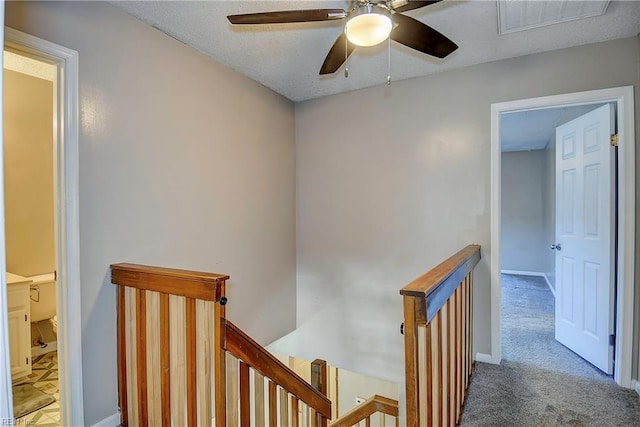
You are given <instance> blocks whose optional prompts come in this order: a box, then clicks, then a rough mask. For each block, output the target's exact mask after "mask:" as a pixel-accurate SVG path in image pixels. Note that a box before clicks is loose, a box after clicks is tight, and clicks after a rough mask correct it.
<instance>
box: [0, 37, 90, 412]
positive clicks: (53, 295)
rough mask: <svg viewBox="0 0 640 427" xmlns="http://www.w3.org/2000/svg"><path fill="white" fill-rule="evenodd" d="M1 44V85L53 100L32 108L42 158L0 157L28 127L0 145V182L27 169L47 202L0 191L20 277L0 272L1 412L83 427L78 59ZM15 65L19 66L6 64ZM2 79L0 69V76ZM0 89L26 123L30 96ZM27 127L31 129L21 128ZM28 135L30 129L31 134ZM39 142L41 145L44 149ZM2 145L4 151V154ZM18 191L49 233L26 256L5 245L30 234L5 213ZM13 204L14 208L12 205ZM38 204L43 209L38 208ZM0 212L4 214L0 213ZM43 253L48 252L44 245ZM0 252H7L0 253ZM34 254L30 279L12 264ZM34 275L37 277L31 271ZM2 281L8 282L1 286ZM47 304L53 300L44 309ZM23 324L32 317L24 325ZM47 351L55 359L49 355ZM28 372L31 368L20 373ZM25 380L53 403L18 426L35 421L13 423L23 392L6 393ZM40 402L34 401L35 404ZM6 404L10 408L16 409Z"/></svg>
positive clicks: (0, 240)
mask: <svg viewBox="0 0 640 427" xmlns="http://www.w3.org/2000/svg"><path fill="white" fill-rule="evenodd" d="M4 40H5V42H4V51H5V52H7V54H6V55H5V58H6V56H7V55H8V56H10V57H11V59H10V60H9V61H7V64H9V63H10V62H11V61H14V60H15V61H14V63H13V69H10V70H9V71H11V72H12V73H14V75H13V76H12V78H10V79H8V80H5V83H6V84H14V83H15V81H13V83H12V82H11V80H15V79H13V77H17V78H18V79H20V80H22V81H23V82H24V81H25V80H29V79H31V80H32V83H34V82H35V83H36V86H39V87H40V89H41V90H40V92H42V93H44V92H53V93H50V98H49V99H50V101H43V102H42V103H41V105H42V108H43V109H45V110H47V112H46V116H47V117H48V126H47V125H46V124H43V125H42V131H41V132H40V133H41V134H42V135H45V136H44V138H43V139H40V138H42V135H40V136H39V137H38V138H36V139H37V140H38V141H39V142H42V144H41V147H40V148H42V147H45V149H43V150H40V151H42V153H40V155H43V157H42V158H40V159H39V160H37V161H36V160H35V154H33V153H31V154H29V153H19V154H15V153H13V152H12V153H11V154H7V152H6V150H5V149H4V148H7V150H13V149H15V148H16V147H12V146H13V145H15V146H18V147H19V148H24V147H23V145H25V144H24V142H25V135H26V134H27V133H29V132H31V131H33V130H34V129H28V130H29V132H26V131H24V129H23V130H18V131H17V138H13V137H11V138H9V139H12V142H11V141H10V142H9V143H7V144H5V142H6V141H3V150H2V152H3V154H5V155H6V156H7V157H6V159H7V161H14V160H16V157H15V156H17V157H19V158H20V159H21V160H20V161H19V162H16V164H12V165H10V167H8V168H7V167H6V166H7V162H0V176H2V177H3V180H4V179H5V178H6V179H7V181H9V180H10V179H11V178H9V177H7V176H6V175H5V169H6V170H8V171H9V173H11V170H12V169H13V170H14V172H15V170H17V171H18V172H19V173H20V172H21V173H26V172H27V170H29V171H30V173H33V172H34V171H35V172H36V174H38V173H39V174H40V175H41V178H43V177H45V176H48V178H50V180H51V181H50V184H51V185H50V184H47V183H45V184H42V185H41V186H40V188H45V187H47V186H49V187H50V188H49V189H48V190H46V191H45V193H47V194H40V195H37V193H38V191H35V190H34V189H33V188H34V187H32V186H26V187H24V188H22V189H19V188H18V189H16V188H11V189H10V190H9V191H7V198H6V199H5V197H4V193H5V191H4V190H5V186H4V185H3V186H2V190H3V191H2V192H1V193H2V197H0V212H1V215H2V216H3V217H4V216H5V215H6V216H7V219H8V221H7V228H8V226H10V225H11V224H10V222H11V218H10V217H11V216H12V215H13V216H14V217H15V218H14V219H16V221H17V222H18V227H15V228H14V229H13V230H12V231H11V230H7V234H8V238H7V239H6V244H5V235H4V233H1V235H0V258H2V259H3V260H4V259H5V258H6V259H7V260H9V259H11V258H13V259H12V261H11V263H10V266H9V269H14V270H16V271H18V270H20V272H22V273H23V274H15V273H14V274H12V275H9V274H8V273H13V272H12V271H7V270H9V269H5V271H6V272H7V274H2V275H0V292H1V293H3V294H5V295H7V297H8V298H7V299H8V300H9V304H8V305H7V308H6V309H4V307H3V310H7V311H8V313H3V315H7V318H8V319H9V320H10V321H9V328H7V329H4V328H0V342H6V343H7V344H10V345H7V346H3V348H2V349H1V350H0V351H2V353H3V354H2V355H0V356H2V357H0V360H1V361H2V362H3V366H2V367H0V369H1V370H2V371H3V372H2V375H0V388H1V389H2V390H7V391H8V392H7V393H3V397H7V399H6V400H5V399H3V402H2V403H3V405H2V411H3V414H6V419H7V420H10V421H11V422H12V424H17V423H22V422H24V423H27V424H33V425H36V424H37V423H38V422H39V421H43V422H45V423H46V422H49V423H50V424H54V425H55V424H58V425H84V414H83V412H84V408H83V396H82V356H81V353H82V351H81V329H80V325H81V317H80V307H81V304H80V263H79V261H80V250H79V219H78V53H77V52H75V51H72V50H69V49H66V48H64V47H62V46H59V45H56V44H54V43H50V42H47V41H45V40H42V39H39V38H36V37H33V36H31V35H28V34H25V33H22V32H20V31H16V30H13V29H11V28H5V31H4ZM5 60H6V59H5ZM16 61H17V62H18V63H19V64H17V65H16ZM10 67H11V65H10ZM6 73H7V71H5V74H6ZM12 89H15V88H12ZM3 90H5V97H4V98H6V96H14V97H16V96H17V97H19V98H20V99H19V100H18V101H20V102H18V107H19V108H18V110H22V111H21V115H18V116H19V117H22V118H24V117H30V116H33V113H34V112H35V110H36V109H37V108H40V107H35V106H34V105H32V104H31V103H30V101H33V98H36V95H35V94H34V93H31V92H28V94H27V95H25V94H24V93H23V94H22V95H20V94H19V93H18V92H15V91H13V90H9V91H8V92H6V90H7V88H6V87H5V86H4V85H3ZM29 90H33V87H32V86H30V89H29ZM25 93H26V92H25ZM12 94H13V95H12ZM3 101H4V100H3ZM49 102H50V103H49ZM48 103H49V104H48ZM3 104H4V102H3ZM46 104H48V105H46ZM5 112H7V113H8V111H5V108H4V105H3V113H5ZM43 114H45V113H43ZM43 117H44V115H43ZM3 118H4V119H5V123H6V120H7V119H8V117H7V116H6V114H3ZM44 120H46V119H43V123H44ZM27 126H31V125H29V124H27ZM34 126H35V125H34ZM3 127H4V126H3ZM38 128H39V129H40V127H38ZM36 133H37V132H36ZM3 134H4V135H3V139H5V140H6V139H7V138H6V137H7V136H8V135H7V134H6V133H5V132H3ZM47 134H48V137H47V136H46V135H47ZM47 138H48V141H46V139H47ZM47 144H50V145H49V147H48V149H46V148H47V147H46V146H47ZM5 145H6V147H4V146H5ZM45 151H46V153H45ZM31 160H33V162H31ZM36 164H37V167H36ZM14 166H16V167H14ZM22 178H24V176H23V177H22ZM11 185H13V184H11V183H10V182H7V187H8V186H11ZM51 187H53V188H51ZM20 193H26V197H27V198H28V197H29V196H31V197H32V198H34V199H36V201H38V200H42V203H41V204H37V203H36V205H37V206H38V207H37V208H35V210H37V212H39V214H41V215H42V216H47V215H48V219H46V220H45V221H43V222H45V223H47V224H49V225H50V226H51V227H50V228H52V230H49V231H43V230H42V229H41V230H40V231H39V232H36V233H34V234H36V235H37V237H41V238H42V239H41V242H42V241H44V242H45V243H41V244H38V243H33V244H32V246H33V245H35V246H36V248H32V249H31V250H28V251H27V252H28V253H26V254H25V253H24V252H22V253H19V252H14V248H12V247H11V246H14V245H17V246H20V245H24V242H23V241H22V240H26V237H25V236H24V235H21V234H20V233H23V234H24V232H25V231H27V229H31V227H34V226H33V225H32V223H30V224H31V225H26V224H20V220H22V219H25V218H26V216H28V215H26V214H25V212H24V211H23V212H21V213H19V214H17V215H14V214H13V213H10V212H7V210H8V209H13V208H15V207H16V205H19V207H20V206H22V203H27V202H28V201H23V202H20V201H19V200H20V196H25V194H20ZM16 197H17V200H18V202H16V201H15V200H13V199H15V198H16ZM47 198H48V199H49V202H46V201H45V200H44V199H47ZM5 204H6V208H7V209H5ZM30 213H33V212H30ZM45 213H46V215H45ZM51 221H53V224H51ZM34 228H35V227H34ZM3 231H4V230H3ZM32 231H33V230H32ZM16 232H17V235H14V236H13V237H12V236H11V233H16ZM45 235H46V236H47V237H46V238H45V237H44V236H45ZM51 235H53V237H52V236H51ZM21 236H22V237H21ZM52 245H53V248H51V247H50V246H52ZM45 248H46V250H45ZM9 251H11V254H8V252H9ZM36 252H42V253H41V254H39V255H43V257H40V256H39V257H38V260H39V261H38V263H39V264H38V265H37V267H34V269H37V271H35V270H32V269H31V267H29V266H25V265H21V262H22V261H24V260H25V259H27V258H28V257H30V256H32V255H34V253H36ZM52 264H53V266H52ZM32 267H33V266H32ZM41 269H43V271H40V270H41ZM44 270H46V271H44ZM34 271H35V273H34ZM8 279H9V280H8ZM7 281H9V282H10V283H11V284H10V285H7ZM19 285H22V286H19ZM16 286H17V287H20V292H18V294H19V296H18V297H16V298H15V300H16V301H18V303H17V304H13V305H12V303H11V300H12V299H13V298H12V296H11V295H10V294H11V293H12V291H13V290H14V289H17V288H16ZM32 302H33V305H32ZM51 302H53V306H52V305H51ZM40 303H42V304H40ZM32 307H33V312H32ZM32 316H34V317H33V318H32ZM32 320H34V321H38V322H36V324H35V325H33V328H32V327H31V326H32V325H31V323H32V322H31V321H32ZM5 334H6V335H5ZM32 343H35V344H36V345H35V348H33V347H32ZM54 349H55V351H49V350H54ZM56 356H57V357H56ZM38 362H42V363H38ZM9 365H10V366H9ZM36 367H37V368H40V369H39V372H37V373H36V374H39V375H37V376H38V378H33V377H30V375H31V374H34V371H36V369H35V368H36ZM56 367H57V370H58V372H57V381H54V378H55V376H56V375H55V373H54V372H52V371H54V369H55V368H56ZM14 368H15V369H14ZM29 369H31V372H30V373H29ZM5 372H6V374H5ZM25 380H26V382H27V383H28V384H29V385H32V386H36V387H32V390H31V391H33V388H35V389H39V391H41V392H42V391H43V389H44V391H45V393H44V394H45V395H50V396H53V397H54V399H55V400H56V402H55V404H54V405H53V406H49V405H51V403H49V402H47V405H48V409H50V410H49V411H47V412H46V414H42V415H40V416H39V417H38V420H36V419H28V417H29V416H31V417H35V415H33V414H34V411H28V412H30V414H26V417H23V418H17V419H16V417H18V416H19V415H23V414H24V412H23V411H24V410H25V408H24V407H21V406H24V405H21V404H20V403H21V400H20V399H22V398H23V397H24V396H23V395H22V394H21V393H23V391H24V390H19V391H16V389H15V387H12V385H13V386H15V385H18V384H20V383H24V382H25ZM38 382H40V383H41V384H38ZM54 382H55V383H57V391H56V390H54V388H56V385H55V384H54ZM42 383H44V384H42ZM37 385H40V387H37ZM47 392H48V393H47ZM16 394H20V395H19V396H18V399H15V398H16ZM46 397H47V396H44V398H46ZM14 399H15V400H16V401H14ZM38 399H43V396H42V395H40V396H39V398H38ZM38 399H36V400H38ZM16 403H18V405H17V406H16ZM40 403H41V402H40ZM40 403H37V404H36V403H35V402H30V403H26V404H25V405H26V406H27V409H33V405H36V406H38V405H40ZM54 406H55V408H54ZM39 409H42V408H38V409H37V410H36V412H37V411H38V410H39ZM21 412H22V413H21ZM45 415H46V416H45ZM11 416H13V418H11Z"/></svg>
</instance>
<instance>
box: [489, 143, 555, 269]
mask: <svg viewBox="0 0 640 427" xmlns="http://www.w3.org/2000/svg"><path fill="white" fill-rule="evenodd" d="M544 166H545V151H544V150H535V151H514V152H508V153H502V181H501V182H502V194H501V197H502V199H501V200H502V216H501V217H500V218H501V221H502V224H501V225H502V230H501V239H502V241H501V247H500V250H501V258H500V261H501V264H502V265H501V268H502V269H503V270H519V271H531V272H539V273H543V272H545V271H547V270H549V266H548V265H546V264H545V261H546V257H545V256H546V255H547V252H549V251H550V250H549V245H548V244H547V241H546V240H545V237H546V236H545V234H546V230H545V222H544V214H545V202H546V199H545V197H544V195H545V194H544V190H545V187H544V173H545V168H544Z"/></svg>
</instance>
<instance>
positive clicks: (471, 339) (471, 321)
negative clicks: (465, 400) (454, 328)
mask: <svg viewBox="0 0 640 427" xmlns="http://www.w3.org/2000/svg"><path fill="white" fill-rule="evenodd" d="M468 277H469V365H470V366H471V372H470V373H469V374H472V373H473V358H474V354H473V272H470V273H469V276H468Z"/></svg>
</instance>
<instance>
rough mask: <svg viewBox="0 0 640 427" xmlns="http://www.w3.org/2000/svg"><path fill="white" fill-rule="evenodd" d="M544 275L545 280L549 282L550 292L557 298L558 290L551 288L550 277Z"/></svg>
mask: <svg viewBox="0 0 640 427" xmlns="http://www.w3.org/2000/svg"><path fill="white" fill-rule="evenodd" d="M543 274H544V280H545V281H546V282H547V286H549V290H550V291H551V293H552V294H553V297H554V298H555V297H556V290H555V289H554V288H553V286H551V282H550V281H549V277H547V275H546V273H543Z"/></svg>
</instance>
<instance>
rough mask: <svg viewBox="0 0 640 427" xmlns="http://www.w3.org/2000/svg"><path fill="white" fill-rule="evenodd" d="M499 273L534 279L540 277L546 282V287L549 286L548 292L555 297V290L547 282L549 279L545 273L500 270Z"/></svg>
mask: <svg viewBox="0 0 640 427" xmlns="http://www.w3.org/2000/svg"><path fill="white" fill-rule="evenodd" d="M500 273H502V274H516V275H518V276H535V277H542V278H543V279H544V280H545V282H547V286H549V290H550V291H551V293H552V294H553V296H554V297H555V296H556V290H555V289H553V286H551V282H550V281H549V278H548V277H547V275H546V274H545V273H541V272H539V271H521V270H500Z"/></svg>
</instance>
